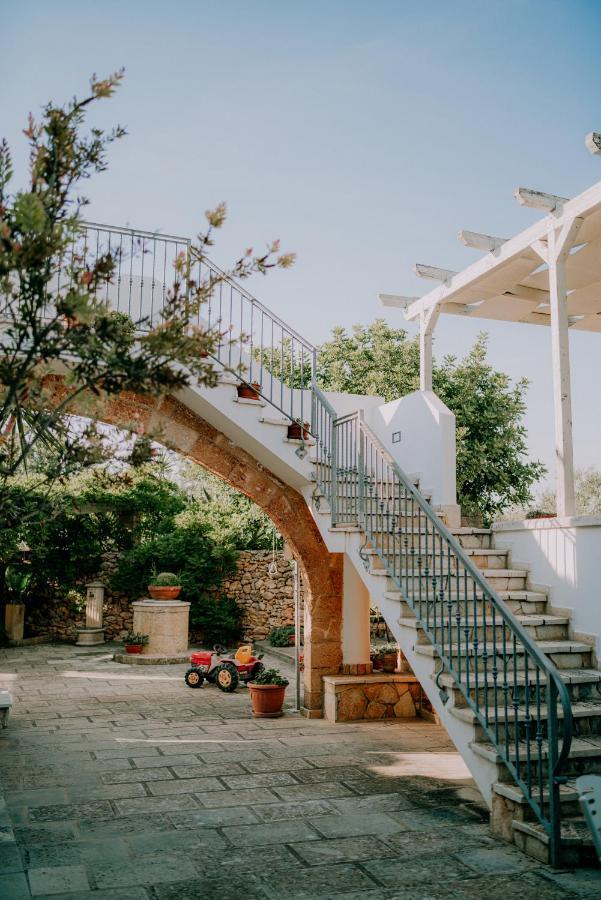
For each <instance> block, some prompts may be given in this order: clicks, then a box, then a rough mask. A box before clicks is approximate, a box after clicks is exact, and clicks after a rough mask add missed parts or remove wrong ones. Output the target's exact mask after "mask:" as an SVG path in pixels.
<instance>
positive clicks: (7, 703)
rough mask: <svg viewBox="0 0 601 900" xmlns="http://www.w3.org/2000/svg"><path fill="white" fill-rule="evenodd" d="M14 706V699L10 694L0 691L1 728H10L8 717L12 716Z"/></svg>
mask: <svg viewBox="0 0 601 900" xmlns="http://www.w3.org/2000/svg"><path fill="white" fill-rule="evenodd" d="M12 705H13V698H12V697H11V695H10V694H9V692H8V691H2V690H0V727H2V728H6V727H7V726H8V717H9V715H10V708H11V706H12Z"/></svg>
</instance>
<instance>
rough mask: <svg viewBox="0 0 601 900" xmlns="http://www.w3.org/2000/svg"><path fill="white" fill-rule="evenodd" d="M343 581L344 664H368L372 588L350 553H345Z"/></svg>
mask: <svg viewBox="0 0 601 900" xmlns="http://www.w3.org/2000/svg"><path fill="white" fill-rule="evenodd" d="M343 584H344V588H343V596H342V664H343V666H355V665H362V664H367V663H369V649H370V622H369V614H370V602H369V591H368V590H367V588H366V587H365V585H364V583H363V581H362V579H361V577H360V575H359V574H358V572H357V571H356V569H355V567H354V565H353V564H352V562H351V561H350V559H349V557H348V554H347V553H345V554H344V563H343Z"/></svg>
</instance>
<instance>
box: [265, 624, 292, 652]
mask: <svg viewBox="0 0 601 900" xmlns="http://www.w3.org/2000/svg"><path fill="white" fill-rule="evenodd" d="M291 635H294V625H279V626H277V627H276V628H272V629H271V631H270V633H269V638H268V640H269V643H270V644H271V646H272V647H288V646H289V645H290V636H291Z"/></svg>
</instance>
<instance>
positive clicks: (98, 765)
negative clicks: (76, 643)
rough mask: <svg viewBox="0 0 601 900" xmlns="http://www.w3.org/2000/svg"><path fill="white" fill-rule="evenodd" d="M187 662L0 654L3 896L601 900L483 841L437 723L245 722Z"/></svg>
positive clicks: (570, 879)
mask: <svg viewBox="0 0 601 900" xmlns="http://www.w3.org/2000/svg"><path fill="white" fill-rule="evenodd" d="M277 664H278V665H280V666H281V667H282V668H285V667H286V663H281V662H278V663H277ZM184 669H185V667H183V666H161V667H159V666H148V667H131V668H130V667H127V666H123V665H119V664H117V663H114V662H112V659H111V656H110V654H109V653H108V652H107V651H105V650H104V649H99V648H93V649H90V650H89V651H85V650H82V649H81V648H76V647H72V646H65V645H53V646H51V645H42V646H37V647H33V648H20V649H11V650H5V651H0V686H2V687H8V688H9V689H10V690H11V692H12V693H13V696H14V700H15V705H14V707H13V714H12V716H11V721H10V725H9V728H8V729H7V730H6V731H4V732H3V733H2V734H1V735H0V766H1V771H2V781H3V789H4V793H5V801H6V810H5V813H3V811H2V810H1V809H0V898H2V900H17V898H18V900H20V898H29V897H31V896H33V897H53V898H55V900H60V898H62V897H64V898H70V900H77V898H84V897H85V898H96V900H105V898H110V900H150V898H152V900H192V898H194V900H212V898H221V897H223V896H232V895H240V896H243V897H244V898H245V900H253V898H257V900H280V898H281V900H288V898H329V897H342V898H347V900H352V898H361V900H363V898H365V900H370V898H374V900H375V898H378V900H380V898H382V900H386V898H389V900H392V898H397V900H426V898H429V900H438V898H450V897H453V898H457V900H464V898H484V897H486V898H487V900H497V898H499V900H500V898H506V897H508V896H513V897H517V898H530V897H532V898H537V900H551V898H564V897H574V896H579V897H589V898H590V897H601V877H600V876H601V873H599V872H593V871H580V872H554V871H553V870H551V869H550V868H548V867H546V866H541V865H540V864H539V863H537V862H535V861H533V860H530V859H528V858H527V857H524V856H522V855H521V854H520V853H519V852H518V851H517V850H515V849H514V848H512V847H510V846H507V845H504V844H500V843H498V842H496V841H494V840H493V839H491V837H490V836H489V834H488V825H487V812H486V809H485V807H484V805H483V803H482V801H481V798H480V797H479V795H478V792H477V791H476V789H475V787H474V784H473V782H472V781H471V779H470V778H469V775H468V773H467V770H466V769H465V767H464V765H463V763H462V761H461V759H460V758H459V756H458V755H457V754H456V753H455V752H454V750H453V747H452V745H451V743H450V741H449V739H448V738H447V736H446V734H445V732H444V731H443V729H441V728H439V727H437V726H435V725H432V724H429V723H426V722H423V721H421V720H407V721H403V722H401V723H399V722H394V721H389V722H378V723H374V724H365V723H358V724H357V723H353V724H341V725H335V726H331V725H328V724H327V723H324V722H323V721H320V720H307V719H304V718H302V717H301V716H299V715H298V714H296V713H294V712H293V711H291V710H288V712H287V714H286V716H285V717H284V718H282V719H275V720H254V719H252V717H251V715H250V709H249V699H248V696H247V692H246V690H245V689H240V690H239V691H238V692H237V693H236V694H231V695H224V694H221V693H220V692H219V691H218V690H217V689H216V688H215V687H212V686H205V687H203V688H202V689H201V690H191V689H190V688H187V687H186V686H185V685H184V683H183V680H182V675H183V671H184ZM289 693H291V690H290V689H289ZM3 815H4V818H3Z"/></svg>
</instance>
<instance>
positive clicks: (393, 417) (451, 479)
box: [370, 391, 457, 506]
mask: <svg viewBox="0 0 601 900" xmlns="http://www.w3.org/2000/svg"><path fill="white" fill-rule="evenodd" d="M370 424H371V426H372V428H373V429H374V431H375V432H376V434H377V435H378V437H379V438H380V440H381V441H382V443H383V444H384V446H385V447H386V449H387V450H388V451H389V452H390V453H391V454H392V456H393V458H394V459H395V460H396V462H397V463H398V464H399V466H400V467H401V468H402V469H403V471H404V472H406V473H407V474H419V475H420V477H421V484H422V487H423V488H425V489H428V490H431V491H432V503H433V504H434V505H437V506H452V505H454V504H456V502H457V483H456V449H455V416H454V414H453V413H452V412H451V411H450V409H448V408H447V407H446V406H445V405H444V403H443V402H442V400H440V398H439V397H437V396H436V394H435V393H434V392H433V391H414V392H413V393H412V394H407V395H406V396H405V397H401V398H400V399H399V400H393V401H392V402H390V403H384V404H383V405H382V406H380V407H378V409H377V410H375V411H373V413H372V416H371V422H370ZM395 432H400V436H401V439H400V441H395V442H394V443H393V440H392V438H393V434H395Z"/></svg>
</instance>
